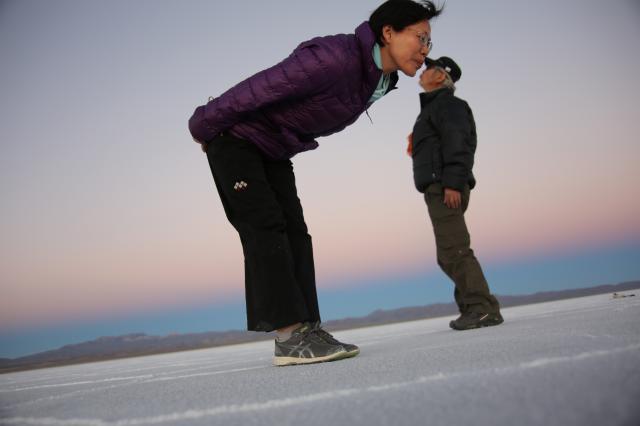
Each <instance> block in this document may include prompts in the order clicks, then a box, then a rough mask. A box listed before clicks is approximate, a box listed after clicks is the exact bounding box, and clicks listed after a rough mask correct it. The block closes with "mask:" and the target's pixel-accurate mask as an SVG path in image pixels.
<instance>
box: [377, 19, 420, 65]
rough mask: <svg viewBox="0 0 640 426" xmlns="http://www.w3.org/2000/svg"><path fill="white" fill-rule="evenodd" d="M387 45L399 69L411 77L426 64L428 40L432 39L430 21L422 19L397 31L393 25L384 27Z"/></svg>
mask: <svg viewBox="0 0 640 426" xmlns="http://www.w3.org/2000/svg"><path fill="white" fill-rule="evenodd" d="M382 35H383V38H384V41H385V47H386V48H388V52H389V57H390V58H391V60H392V62H393V63H394V64H395V67H394V68H396V69H397V70H399V71H402V72H403V73H404V74H406V75H408V76H409V77H413V76H414V75H416V72H417V71H418V70H419V69H420V68H421V67H422V66H423V65H424V58H426V57H427V54H428V53H429V48H428V47H427V45H426V43H427V41H430V40H431V25H429V21H427V20H425V21H421V22H418V23H415V24H412V25H409V26H408V27H405V28H404V29H403V30H402V31H395V30H394V29H393V28H392V27H391V25H387V26H385V27H384V28H383V29H382Z"/></svg>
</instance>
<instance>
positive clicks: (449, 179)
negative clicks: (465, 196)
mask: <svg viewBox="0 0 640 426" xmlns="http://www.w3.org/2000/svg"><path fill="white" fill-rule="evenodd" d="M466 184H467V179H465V178H462V177H460V176H451V175H443V176H442V186H443V187H444V188H451V189H455V190H456V191H460V192H462V191H464V186H465V185H466Z"/></svg>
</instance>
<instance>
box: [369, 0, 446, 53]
mask: <svg viewBox="0 0 640 426" xmlns="http://www.w3.org/2000/svg"><path fill="white" fill-rule="evenodd" d="M441 12H442V8H440V9H437V8H436V6H435V4H433V2H431V1H426V0H387V1H386V2H384V3H382V4H381V5H380V6H378V8H377V9H376V10H374V11H373V13H372V14H371V16H370V17H369V26H370V27H371V29H372V30H373V33H374V34H375V35H376V41H377V42H378V44H379V45H381V46H384V42H383V39H382V27H384V26H385V25H391V27H392V28H393V29H394V31H402V30H404V29H405V28H406V27H408V26H409V25H413V24H415V23H416V22H420V21H424V20H429V19H431V18H434V17H436V16H438V15H440V13H441Z"/></svg>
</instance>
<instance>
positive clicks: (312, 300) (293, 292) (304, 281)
mask: <svg viewBox="0 0 640 426" xmlns="http://www.w3.org/2000/svg"><path fill="white" fill-rule="evenodd" d="M207 158H208V159H209V166H210V167H211V172H212V174H213V179H214V181H215V184H216V188H217V190H218V194H219V195H220V200H221V201H222V205H223V207H224V211H225V213H226V215H227V219H229V222H231V224H232V225H233V227H234V228H235V229H236V230H237V231H238V234H240V241H241V242H242V250H243V253H244V273H245V299H246V304H247V328H248V329H249V330H254V331H272V330H275V329H278V328H282V327H285V326H288V325H291V324H295V323H297V322H304V321H320V313H319V309H318V297H317V293H316V282H315V271H314V266H313V248H312V244H311V236H310V235H309V233H308V232H307V225H306V223H305V222H304V216H303V212H302V206H301V205H300V199H299V198H298V195H297V191H296V184H295V176H294V174H293V165H292V164H291V161H290V160H280V161H274V160H270V159H268V158H266V157H265V156H264V155H263V154H262V153H261V152H260V151H259V150H258V148H257V147H256V146H255V145H254V144H253V143H251V142H249V141H246V140H242V139H238V138H236V137H233V136H230V135H227V134H225V135H221V136H218V137H217V138H215V139H214V140H212V141H211V142H209V143H208V144H207Z"/></svg>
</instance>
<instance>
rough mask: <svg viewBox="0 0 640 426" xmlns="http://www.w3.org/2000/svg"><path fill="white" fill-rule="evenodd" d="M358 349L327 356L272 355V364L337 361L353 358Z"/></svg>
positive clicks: (280, 365) (278, 365)
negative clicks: (297, 356)
mask: <svg viewBox="0 0 640 426" xmlns="http://www.w3.org/2000/svg"><path fill="white" fill-rule="evenodd" d="M359 353H360V350H358V351H351V352H337V353H335V354H331V355H327V356H317V357H313V358H296V357H289V356H276V357H273V365H275V366H276V367H284V366H286V365H302V364H317V363H319V362H330V361H338V360H340V359H346V358H353V357H354V356H356V355H358V354H359Z"/></svg>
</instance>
